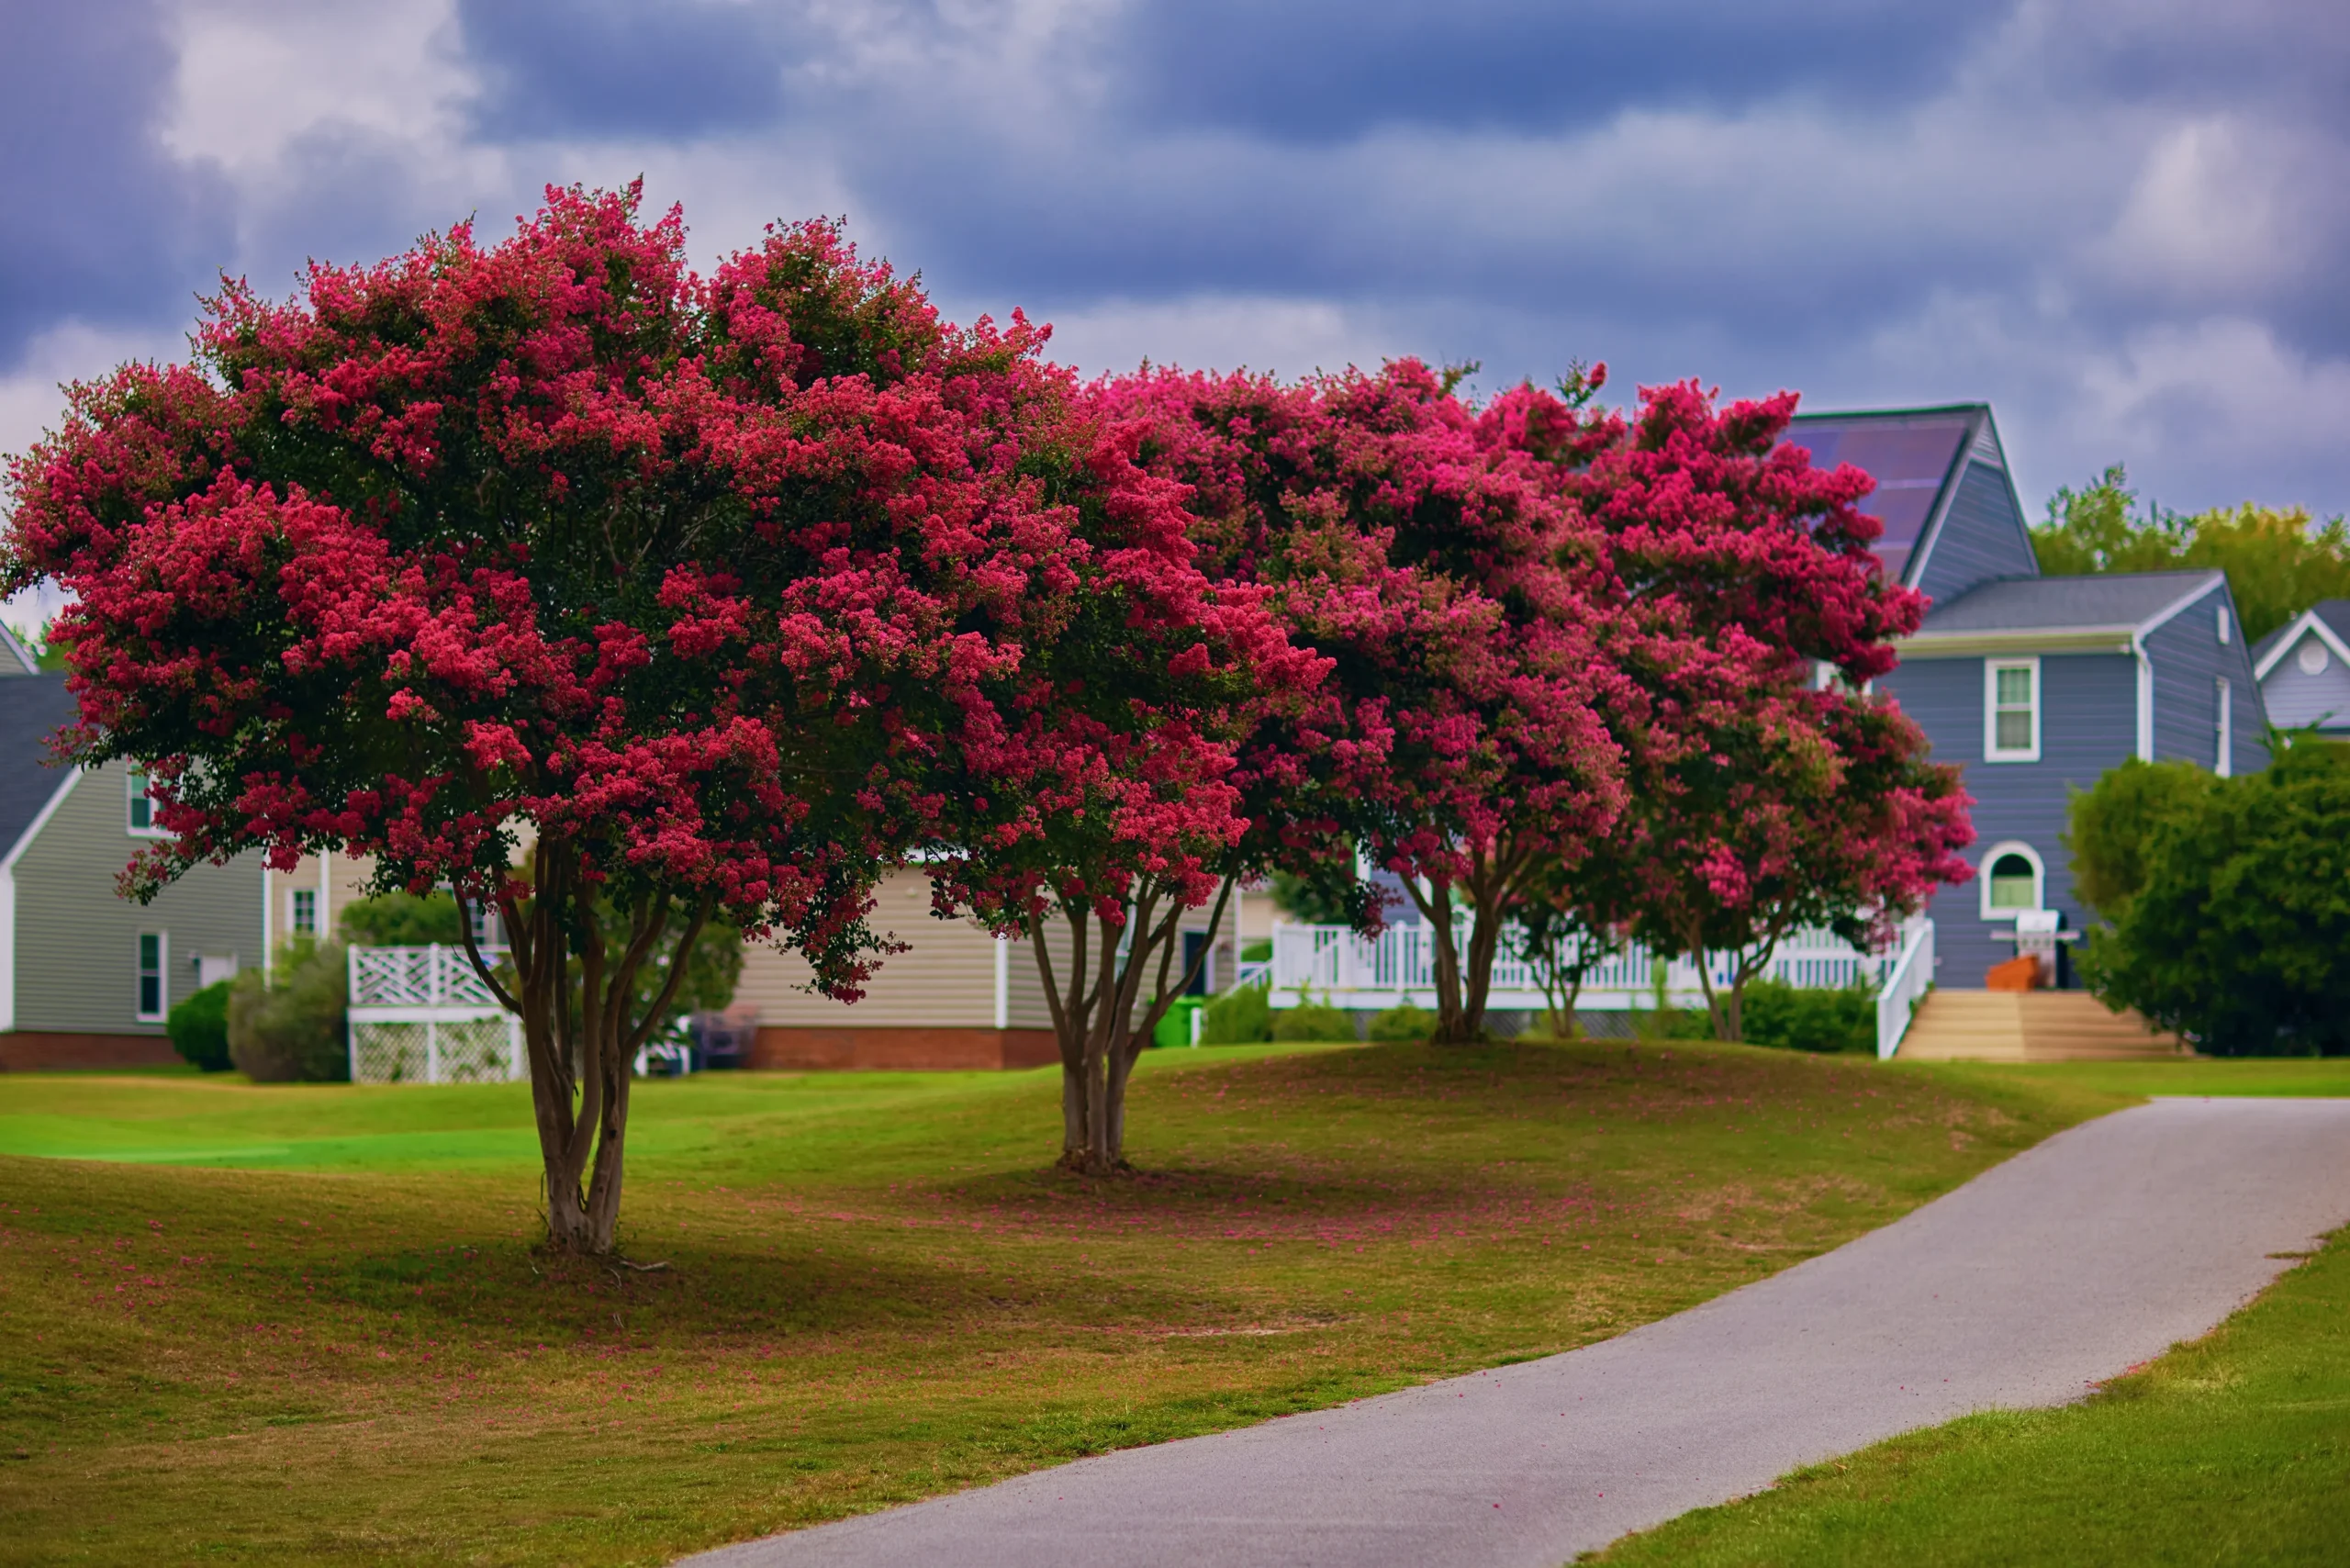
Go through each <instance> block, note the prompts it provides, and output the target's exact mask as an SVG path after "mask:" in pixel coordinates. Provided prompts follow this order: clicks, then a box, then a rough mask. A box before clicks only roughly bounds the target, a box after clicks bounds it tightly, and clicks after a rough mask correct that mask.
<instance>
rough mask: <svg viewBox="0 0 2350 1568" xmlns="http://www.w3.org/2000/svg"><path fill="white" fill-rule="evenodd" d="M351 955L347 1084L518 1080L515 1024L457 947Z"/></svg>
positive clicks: (365, 950) (364, 950)
mask: <svg viewBox="0 0 2350 1568" xmlns="http://www.w3.org/2000/svg"><path fill="white" fill-rule="evenodd" d="M349 951H350V958H349V960H348V961H349V963H350V981H351V1002H350V1019H351V1041H350V1048H351V1081H353V1083H473V1082H482V1081H491V1080H500V1079H508V1080H510V1079H519V1078H520V1077H522V1076H523V1074H524V1072H525V1071H526V1070H527V1069H526V1067H525V1064H524V1060H523V1055H522V1024H521V1020H520V1019H519V1018H516V1017H515V1016H514V1015H513V1014H509V1013H508V1012H507V1011H506V1010H505V1009H504V1008H503V1007H501V1006H499V1005H498V999H497V997H495V996H493V995H492V994H491V993H490V989H489V987H488V985H487V983H486V982H484V980H482V978H481V975H480V972H479V971H477V970H476V969H475V968H474V966H473V960H472V959H471V958H468V957H467V956H466V954H465V950H464V948H463V947H446V946H439V945H437V944H436V945H434V946H427V947H353V948H351V949H350V950H349ZM482 956H483V957H484V958H488V959H490V960H491V961H492V962H495V961H496V958H497V955H496V954H495V953H494V952H491V951H485V952H484V953H483V955H482Z"/></svg>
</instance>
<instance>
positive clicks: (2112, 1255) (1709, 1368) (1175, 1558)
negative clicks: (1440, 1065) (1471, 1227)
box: [687, 1100, 2350, 1568]
mask: <svg viewBox="0 0 2350 1568" xmlns="http://www.w3.org/2000/svg"><path fill="white" fill-rule="evenodd" d="M2345 1222H2350V1100H2164V1101H2156V1102H2154V1103H2152V1104H2148V1105H2143V1106H2139V1107H2136V1108H2133V1109H2132V1110H2127V1111H2121V1112H2118V1113H2116V1114H2112V1115H2109V1116H2106V1117H2103V1118H2101V1119H2100V1120H2098V1121H2094V1122H2090V1123H2087V1124H2085V1125H2084V1126H2077V1127H2075V1128H2072V1129H2070V1130H2069V1131H2066V1132H2065V1133H2061V1134H2059V1135H2058V1136H2057V1137H2053V1138H2051V1139H2049V1140H2048V1141H2047V1142H2045V1143H2042V1144H2041V1145H2039V1146H2038V1147H2037V1148H2032V1149H2030V1150H2028V1151H2026V1152H2025V1153H2023V1154H2020V1155H2018V1156H2016V1157H2015V1158H2014V1159H2010V1160H2009V1161H2007V1162H2006V1163H2005V1164H2002V1165H1999V1166H1997V1167H1996V1168H1994V1169H1993V1170H1988V1171H1986V1172H1985V1173H1984V1174H1983V1175H1981V1176H1978V1177H1976V1178H1975V1180H1974V1181H1973V1182H1968V1183H1967V1184H1966V1185H1965V1186H1964V1187H1961V1188H1959V1189H1958V1190H1957V1191H1955V1192H1953V1193H1948V1194H1946V1195H1944V1196H1943V1197H1942V1198H1940V1199H1937V1200H1936V1201H1935V1202H1933V1203H1931V1204H1927V1205H1926V1206H1925V1207H1923V1208H1921V1209H1919V1210H1918V1211H1916V1212H1915V1213H1913V1214H1911V1215H1908V1216H1907V1217H1905V1218H1903V1219H1901V1220H1898V1221H1897V1222H1896V1223H1894V1224H1892V1225H1889V1226H1886V1227H1885V1228H1884V1229H1882V1230H1877V1231H1873V1232H1871V1233H1870V1234H1869V1235H1867V1236H1863V1237H1862V1238H1860V1239H1859V1240H1857V1241H1853V1242H1852V1243H1850V1244H1849V1245H1847V1246H1844V1247H1841V1248H1839V1249H1836V1250H1835V1251H1833V1252H1830V1253H1826V1254H1824V1255H1822V1256H1820V1257H1818V1258H1814V1259H1812V1260H1809V1261H1807V1262H1805V1263H1801V1264H1798V1265H1797V1266H1796V1267H1795V1268H1792V1269H1789V1270H1786V1271H1784V1272H1782V1273H1779V1274H1775V1275H1774V1276H1772V1277H1771V1278H1770V1279H1767V1280H1762V1281H1760V1282H1756V1283H1754V1284H1751V1285H1748V1286H1746V1287H1744V1288H1743V1289H1741V1290H1737V1291H1733V1292H1731V1293H1730V1294H1728V1295H1724V1296H1720V1297H1718V1298H1716V1299H1715V1300H1713V1301H1710V1302H1707V1304H1706V1305H1702V1306H1698V1307H1695V1308H1693V1309H1691V1310H1690V1311H1687V1312H1684V1313H1681V1314H1679V1315H1678V1316H1673V1317H1668V1318H1665V1319H1663V1320H1662V1321H1661V1322H1657V1323H1652V1324H1650V1325H1648V1326H1646V1327H1641V1328H1636V1329H1634V1330H1632V1331H1631V1332H1630V1333H1628V1334H1625V1335H1622V1336H1620V1337H1618V1338H1614V1339H1609V1340H1606V1341H1604V1342H1602V1343H1600V1344H1596V1345H1591V1346H1587V1347H1585V1348H1584V1349H1583V1350H1572V1351H1569V1352H1567V1353H1566V1354H1563V1355H1558V1356H1551V1357H1548V1358H1546V1359H1544V1360H1542V1361H1525V1362H1520V1363H1519V1364H1517V1365H1515V1366H1509V1367H1503V1368H1499V1369H1496V1370H1495V1371H1493V1372H1480V1373H1477V1374H1475V1375H1473V1376H1469V1377H1460V1378H1452V1379H1449V1380H1447V1381H1446V1382H1443V1383H1430V1384H1428V1385H1427V1386H1425V1387H1421V1388H1415V1389H1409V1390H1406V1391H1404V1392H1403V1393H1399V1394H1384V1395H1382V1396H1381V1397H1379V1398H1376V1399H1366V1400H1361V1401H1359V1402H1357V1403H1355V1404H1352V1405H1348V1406H1343V1407H1340V1408H1337V1409H1334V1410H1326V1411H1316V1412H1314V1413H1311V1414H1307V1415H1303V1416H1291V1417H1283V1418H1281V1419H1280V1420H1276V1421H1270V1422H1267V1423H1265V1424H1264V1425H1262V1426H1258V1427H1251V1428H1246V1429H1244V1430H1240V1431H1235V1432H1225V1433H1222V1434H1219V1435H1217V1436H1215V1437H1209V1438H1194V1439H1187V1440H1185V1441H1182V1442H1175V1443H1166V1444H1162V1445H1159V1446H1158V1447H1154V1448H1142V1449H1127V1450H1122V1451H1120V1452H1117V1453H1112V1454H1104V1455H1102V1456H1101V1457H1099V1458H1094V1459H1087V1460H1080V1461H1079V1462H1076V1463H1074V1464H1067V1465H1063V1466H1060V1467H1059V1468H1057V1469H1054V1470H1046V1471H1039V1472H1037V1473H1034V1474H1031V1475H1024V1476H1021V1477H1019V1478H1017V1479H1015V1480H1012V1481H1007V1482H1003V1483H1002V1484H998V1485H994V1486H989V1487H984V1488H981V1489H979V1490H978V1491H972V1492H965V1493H961V1494H958V1495H954V1496H948V1497H940V1498H935V1499H933V1500H932V1501H930V1502H926V1503H918V1504H915V1505H912V1506H909V1507H902V1508H894V1509H891V1510H890V1511H889V1512H887V1513H880V1514H871V1515H867V1516H865V1517H863V1518H855V1519H848V1520H845V1521H843V1522H841V1523H839V1524H833V1525H826V1526H823V1527H822V1528H819V1529H809V1530H801V1531H797V1532H795V1533H793V1534H789V1535H781V1536H771V1537H769V1538H767V1539H766V1540H755V1541H747V1542H744V1543H743V1544H740V1545H737V1546H731V1547H726V1548H723V1549H722V1550H720V1551H711V1552H707V1553H704V1554H702V1555H700V1556H697V1557H693V1558H690V1559H688V1560H687V1561H688V1562H691V1563H693V1564H694V1565H695V1568H883V1565H889V1568H895V1565H897V1564H908V1563H933V1562H938V1563H952V1564H955V1565H956V1568H1034V1565H1035V1564H1037V1563H1046V1562H1082V1563H1085V1564H1087V1568H1162V1565H1163V1568H1178V1565H1181V1568H1276V1565H1279V1568H1293V1565H1301V1564H1328V1565H1330V1568H1388V1565H1393V1568H1445V1565H1451V1564H1460V1565H1463V1568H1472V1565H1473V1568H1515V1565H1519V1564H1523V1565H1525V1568H1554V1565H1555V1564H1558V1563H1560V1562H1563V1561H1564V1560H1566V1559H1567V1558H1570V1557H1572V1556H1573V1555H1574V1554H1575V1553H1576V1552H1578V1551H1584V1550H1587V1549H1590V1548H1593V1547H1597V1546H1602V1545H1605V1544H1606V1542H1608V1541H1610V1540H1614V1539H1616V1538H1617V1536H1620V1535H1623V1534H1625V1533H1626V1532H1628V1531H1630V1530H1635V1529H1644V1528H1646V1527H1647V1526H1650V1525H1653V1524H1657V1523H1660V1522H1661V1521H1662V1520H1665V1519H1668V1518H1673V1516H1674V1515H1676V1514H1680V1513H1683V1512H1684V1511H1686V1510H1688V1509H1690V1508H1695V1507H1700V1506H1705V1505H1707V1504H1709V1503H1719V1502H1723V1501H1726V1500H1728V1499H1729V1498H1732V1497H1737V1496H1741V1495H1745V1494H1747V1493H1751V1492H1755V1491H1759V1490H1761V1489H1762V1488H1763V1487H1765V1486H1768V1485H1769V1484H1771V1482H1772V1480H1773V1479H1774V1477H1776V1476H1778V1475H1781V1474H1784V1473H1785V1472H1787V1471H1789V1470H1792V1469H1794V1468H1796V1466H1798V1465H1803V1464H1809V1463H1816V1462H1818V1461H1821V1460H1824V1459H1827V1458H1830V1457H1831V1456H1833V1455H1836V1454H1840V1453H1844V1452H1848V1451H1850V1450H1852V1449H1856V1448H1860V1447H1863V1446H1864V1445H1866V1444H1868V1443H1871V1442H1874V1441H1876V1440H1877V1439H1881V1438H1886V1437H1890V1436H1891V1435H1893V1434H1894V1433H1897V1432H1902V1431H1907V1430H1909V1429H1911V1428H1917V1427H1923V1426H1930V1425H1932V1424H1934V1423H1937V1422H1941V1421H1945V1420H1948V1419H1950V1418H1951V1417H1955V1416H1959V1415H1963V1414H1964V1413H1965V1412H1967V1411H1970V1410H1981V1409H1985V1408H1987V1407H1992V1406H2008V1407H2015V1406H2042V1405H2054V1404H2061V1403H2063V1402H2065V1401H2066V1400H2070V1399H2074V1398H2077V1397H2079V1396H2080V1395H2081V1394H2083V1393H2085V1392H2086V1391H2087V1390H2088V1389H2090V1388H2091V1387H2093V1386H2094V1385H2095V1384H2097V1383H2098V1382H2099V1381H2101V1380H2103V1379H2106V1378H2109V1377H2112V1376H2114V1375H2115V1374H2117V1373H2119V1372H2124V1371H2126V1370H2128V1369H2129V1368H2130V1367H2132V1366H2134V1365H2136V1364H2137V1363H2139V1362H2142V1361H2146V1360H2148V1359H2150V1358H2152V1357H2154V1356H2156V1355H2159V1354H2160V1353H2161V1352H2162V1351H2163V1350H2165V1348H2167V1347H2168V1346H2170V1345H2173V1344H2175V1343H2177V1341H2179V1340H2181V1339H2188V1338H2194V1337H2196V1336H2198V1335H2200V1334H2202V1333H2204V1332H2206V1331H2207V1330H2209V1329H2210V1327H2212V1326H2213V1325H2215V1324H2217V1323H2218V1322H2219V1321H2220V1320H2221V1318H2223V1317H2225V1316H2228V1314H2229V1313H2231V1312H2233V1311H2234V1310H2235V1309H2236V1308H2237V1307H2238V1306H2240V1305H2243V1304H2244V1302H2245V1301H2246V1300H2247V1299H2248V1298H2249V1297H2251V1296H2252V1295H2254V1294H2255V1293H2257V1292H2258V1291H2259V1290H2260V1289H2261V1288H2262V1287H2263V1286H2265V1285H2266V1284H2267V1283H2268V1282H2269V1281H2270V1280H2272V1279H2273V1278H2275V1277H2276V1275H2277V1272H2278V1271H2280V1270H2282V1269H2284V1268H2286V1267H2288V1263H2287V1262H2286V1261H2285V1260H2282V1259H2280V1258H2278V1257H2277V1254H2279V1253H2294V1252H2300V1251H2304V1250H2306V1249H2310V1248H2311V1247H2312V1246H2313V1245H2314V1244H2315V1241H2316V1238H2318V1236H2319V1235H2320V1234H2321V1233H2322V1232H2324V1231H2327V1230H2330V1229H2333V1227H2335V1226H2340V1225H2343V1224H2344V1223H2345Z"/></svg>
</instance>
